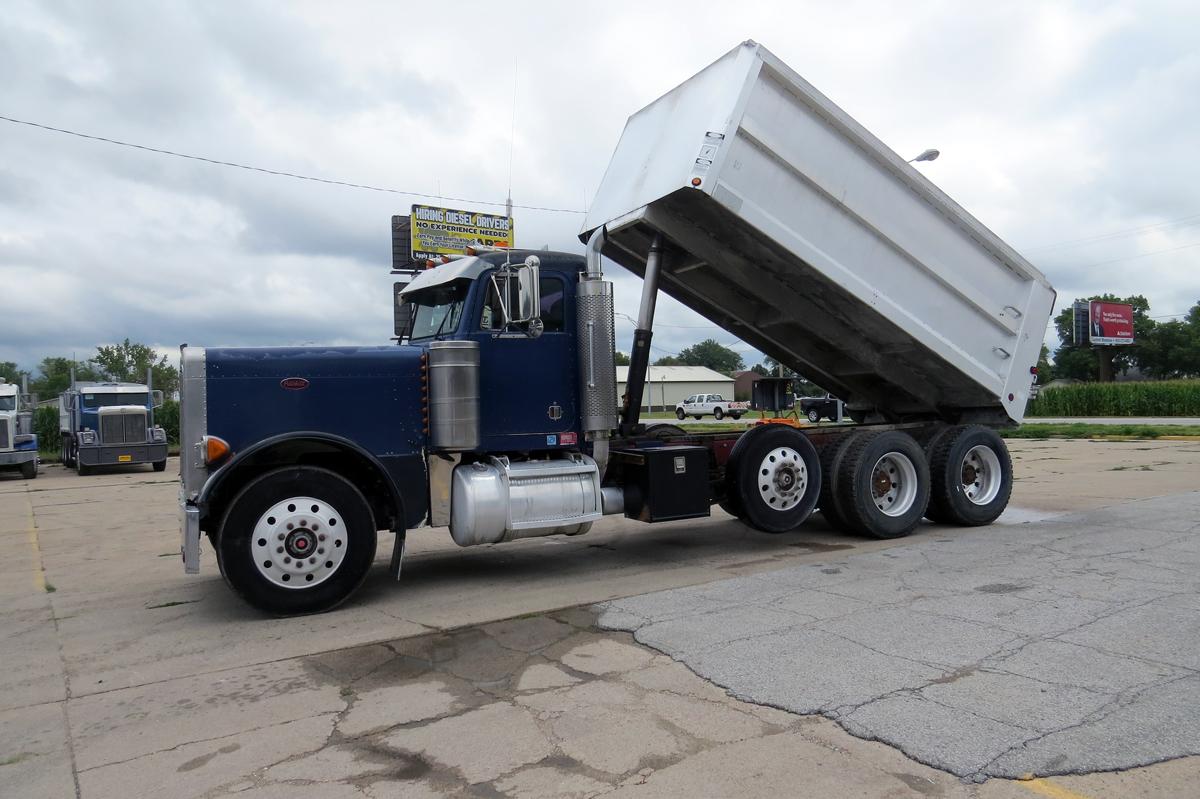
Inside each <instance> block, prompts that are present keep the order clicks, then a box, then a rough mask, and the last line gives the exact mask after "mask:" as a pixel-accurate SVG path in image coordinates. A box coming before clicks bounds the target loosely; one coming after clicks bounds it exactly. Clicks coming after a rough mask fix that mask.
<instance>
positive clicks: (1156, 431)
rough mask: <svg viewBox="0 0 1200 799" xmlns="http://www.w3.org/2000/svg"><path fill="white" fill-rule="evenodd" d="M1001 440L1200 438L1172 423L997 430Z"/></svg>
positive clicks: (1197, 430)
mask: <svg viewBox="0 0 1200 799" xmlns="http://www.w3.org/2000/svg"><path fill="white" fill-rule="evenodd" d="M1000 434H1001V435H1002V436H1004V437H1005V438H1112V437H1118V438H1159V437H1161V436H1200V425H1174V424H1170V425H1168V424H1157V425H1154V424H1087V423H1086V422H1073V423H1070V424H1038V423H1029V424H1023V425H1021V426H1020V427H1017V428H1014V429H1011V430H1001V431H1000Z"/></svg>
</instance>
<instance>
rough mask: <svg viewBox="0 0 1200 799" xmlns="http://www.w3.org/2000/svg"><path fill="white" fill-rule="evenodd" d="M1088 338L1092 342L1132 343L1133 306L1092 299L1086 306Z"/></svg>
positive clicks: (1096, 343) (1107, 343) (1102, 343)
mask: <svg viewBox="0 0 1200 799" xmlns="http://www.w3.org/2000/svg"><path fill="white" fill-rule="evenodd" d="M1088 338H1090V339H1091V342H1092V344H1095V345H1100V346H1108V345H1110V344H1132V343H1133V306H1132V305H1123V304H1121V303H1115V302H1101V301H1100V300H1092V301H1091V303H1090V304H1089V306H1088Z"/></svg>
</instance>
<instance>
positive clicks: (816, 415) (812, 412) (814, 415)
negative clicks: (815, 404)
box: [806, 408, 821, 424]
mask: <svg viewBox="0 0 1200 799" xmlns="http://www.w3.org/2000/svg"><path fill="white" fill-rule="evenodd" d="M806 415H807V416H808V421H810V422H812V423H813V424H816V423H817V422H819V421H821V412H820V411H818V410H817V409H816V408H809V409H808V413H807V414H806Z"/></svg>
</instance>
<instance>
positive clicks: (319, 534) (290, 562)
mask: <svg viewBox="0 0 1200 799" xmlns="http://www.w3.org/2000/svg"><path fill="white" fill-rule="evenodd" d="M250 556H251V557H252V558H254V567H255V568H256V569H258V573H259V574H261V575H262V576H263V577H264V578H266V579H267V580H268V581H269V582H271V583H272V584H274V585H277V586H279V587H280V588H291V589H298V588H312V587H313V586H316V585H320V584H321V583H323V582H325V581H326V580H328V579H329V578H330V577H332V576H333V575H334V574H336V573H337V570H338V568H339V567H340V566H341V565H342V561H343V560H345V558H346V525H345V524H344V523H343V521H342V517H341V514H339V513H338V512H337V509H336V508H334V507H333V506H332V505H330V504H329V503H328V502H326V501H324V500H321V499H314V498H313V497H289V498H288V499H285V500H281V501H279V502H276V503H275V504H274V505H272V506H271V507H270V508H268V509H267V510H266V512H264V513H263V514H262V516H260V517H259V518H258V523H257V524H256V525H254V534H253V537H252V538H251V539H250Z"/></svg>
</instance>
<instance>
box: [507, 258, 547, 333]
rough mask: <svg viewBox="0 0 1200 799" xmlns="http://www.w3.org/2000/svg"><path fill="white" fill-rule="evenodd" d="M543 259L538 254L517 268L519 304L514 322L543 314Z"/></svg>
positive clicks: (526, 320)
mask: <svg viewBox="0 0 1200 799" xmlns="http://www.w3.org/2000/svg"><path fill="white" fill-rule="evenodd" d="M541 266H542V263H541V261H539V260H538V257H537V256H536V255H531V256H529V257H528V258H526V259H525V263H524V264H522V265H521V266H520V267H518V268H517V304H518V309H517V313H516V314H515V316H516V318H515V319H514V320H513V321H514V322H529V321H532V320H534V319H538V318H540V317H541V315H542V293H541Z"/></svg>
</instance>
